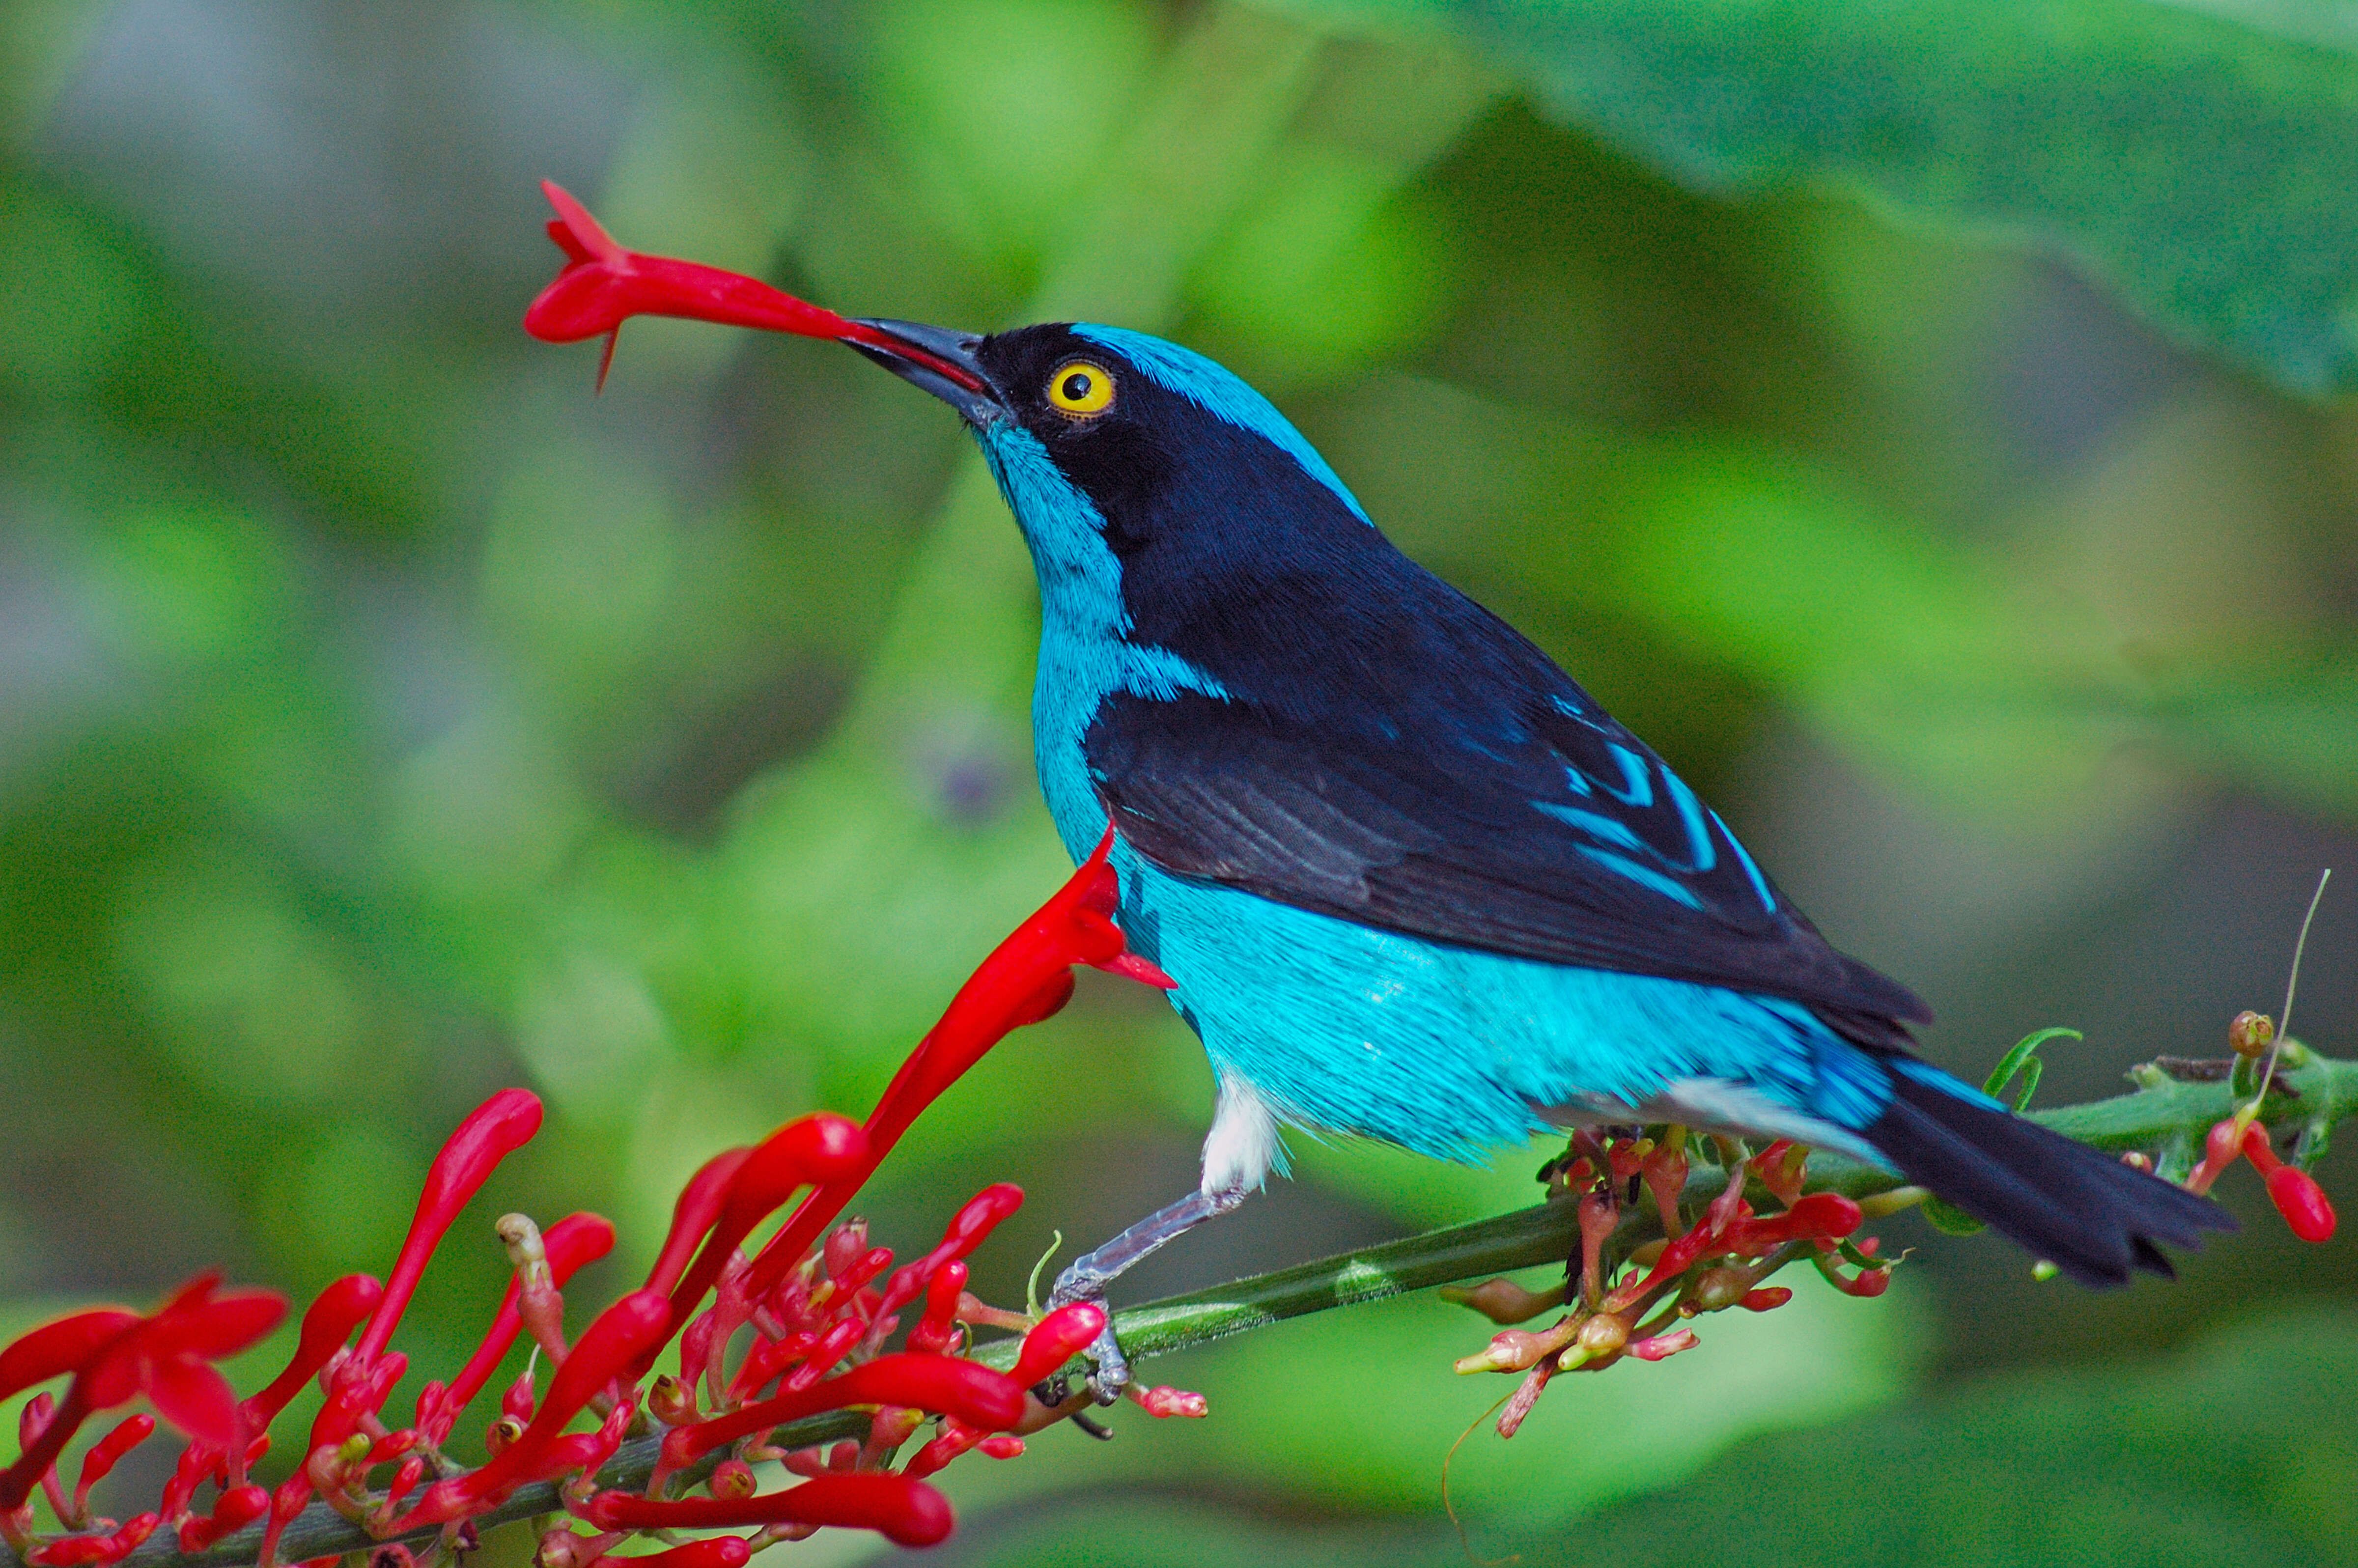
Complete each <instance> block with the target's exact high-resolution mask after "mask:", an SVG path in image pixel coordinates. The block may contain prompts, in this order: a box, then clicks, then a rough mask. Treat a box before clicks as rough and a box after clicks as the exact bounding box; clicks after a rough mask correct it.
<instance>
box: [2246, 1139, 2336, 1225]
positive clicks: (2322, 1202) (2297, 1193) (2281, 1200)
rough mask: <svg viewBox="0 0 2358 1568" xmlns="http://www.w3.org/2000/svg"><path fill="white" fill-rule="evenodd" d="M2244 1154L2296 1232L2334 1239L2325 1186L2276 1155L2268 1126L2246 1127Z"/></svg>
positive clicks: (2271, 1198)
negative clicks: (2270, 1141)
mask: <svg viewBox="0 0 2358 1568" xmlns="http://www.w3.org/2000/svg"><path fill="white" fill-rule="evenodd" d="M2244 1158H2245V1159H2246V1160H2249V1161H2250V1162H2252V1168H2253V1169H2255V1170H2256V1171H2258V1172H2259V1173H2260V1178H2261V1180H2263V1181H2265V1182H2266V1183H2267V1186H2268V1201H2269V1202H2271V1203H2273V1204H2275V1205H2276V1206H2277V1213H2278V1214H2280V1215H2283V1216H2284V1217H2285V1223H2286V1224H2287V1225H2288V1226H2290V1227H2292V1233H2293V1234H2294V1235H2295V1236H2298V1237H2299V1238H2301V1239H2302V1240H2303V1241H2331V1239H2333V1227H2334V1223H2335V1221H2334V1215H2333V1205H2332V1204H2331V1203H2330V1202H2328V1201H2327V1200H2326V1196H2325V1189H2324V1188H2323V1187H2320V1186H2319V1185H2318V1184H2317V1179H2316V1178H2315V1177H2313V1176H2311V1175H2310V1174H2309V1173H2308V1172H2307V1171H2304V1170H2302V1169H2300V1168H2299V1166H2297V1165H2288V1164H2286V1163H2285V1162H2283V1161H2281V1160H2279V1159H2277V1152H2276V1149H2275V1147H2274V1146H2273V1145H2271V1144H2270V1143H2269V1142H2268V1134H2267V1130H2266V1128H2262V1127H2252V1128H2248V1129H2246V1130H2244Z"/></svg>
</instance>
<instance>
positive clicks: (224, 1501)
mask: <svg viewBox="0 0 2358 1568" xmlns="http://www.w3.org/2000/svg"><path fill="white" fill-rule="evenodd" d="M269 1509H270V1494H269V1493H268V1492H265V1491H264V1490H263V1489H262V1488H261V1487H256V1486H253V1485H250V1484H249V1485H247V1486H243V1487H231V1488H230V1489H229V1490H228V1491H225V1492H223V1493H222V1495H221V1498H220V1500H219V1501H217V1502H215V1503H214V1504H213V1511H212V1512H211V1514H210V1515H208V1516H206V1517H205V1518H202V1519H190V1520H189V1522H188V1523H186V1524H184V1525H182V1526H181V1527H180V1531H179V1534H180V1550H181V1551H183V1552H202V1551H203V1550H204V1549H205V1548H206V1547H208V1546H211V1544H212V1543H213V1542H214V1541H219V1540H220V1539H221V1538H222V1536H224V1535H227V1534H229V1533H230V1532H231V1531H232V1530H243V1529H244V1528H245V1527H246V1526H247V1525H250V1524H252V1523H253V1522H254V1520H255V1519H260V1518H261V1517H262V1516H263V1515H264V1514H265V1513H266V1512H268V1511H269Z"/></svg>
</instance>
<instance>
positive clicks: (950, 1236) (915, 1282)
mask: <svg viewBox="0 0 2358 1568" xmlns="http://www.w3.org/2000/svg"><path fill="white" fill-rule="evenodd" d="M1022 1206H1023V1189H1022V1187H1019V1186H1017V1185H1016V1184H1014V1183H1012V1182H993V1183H992V1184H990V1185H989V1186H987V1187H985V1188H983V1189H982V1191H980V1192H979V1193H977V1194H975V1195H974V1196H973V1197H971V1198H968V1200H967V1202H966V1206H965V1207H963V1208H961V1209H959V1210H958V1211H957V1214H956V1215H955V1216H953V1217H951V1220H950V1223H949V1228H948V1229H947V1230H946V1231H944V1232H943V1233H942V1240H941V1245H940V1246H938V1247H936V1248H935V1249H933V1250H932V1251H930V1252H928V1253H926V1254H925V1256H924V1257H922V1258H919V1259H916V1260H914V1261H913V1262H911V1263H910V1264H909V1266H908V1267H907V1268H904V1269H903V1270H902V1271H900V1272H899V1273H897V1274H895V1275H893V1276H892V1284H891V1285H889V1286H888V1287H886V1289H885V1292H884V1301H883V1304H882V1306H880V1307H879V1308H878V1309H877V1315H878V1316H880V1317H882V1316H884V1315H886V1314H892V1313H896V1312H899V1311H900V1310H901V1309H902V1308H903V1307H904V1306H906V1305H908V1303H911V1302H912V1301H914V1300H915V1299H916V1297H917V1293H918V1292H921V1291H924V1292H929V1293H928V1294H927V1297H926V1301H927V1305H926V1308H925V1315H926V1317H927V1318H928V1319H931V1318H933V1317H934V1316H935V1314H936V1307H935V1304H934V1298H935V1296H936V1295H938V1294H939V1293H940V1290H941V1283H940V1281H941V1274H942V1271H944V1270H945V1269H946V1268H947V1267H949V1266H950V1265H951V1264H952V1263H954V1262H956V1261H957V1260H958V1259H961V1258H965V1257H968V1256H970V1255H971V1254H972V1253H973V1251H974V1249H976V1248H978V1247H979V1246H981V1245H982V1244H983V1242H984V1240H985V1239H986V1238H989V1237H990V1233H991V1232H992V1231H993V1230H996V1229H997V1228H998V1227H999V1226H1000V1225H1001V1222H1003V1221H1004V1220H1005V1219H1006V1218H1007V1217H1009V1216H1010V1215H1012V1214H1013V1213H1014V1212H1015V1211H1016V1210H1017V1209H1019V1208H1022ZM958 1280H959V1288H960V1289H963V1288H964V1285H965V1280H966V1269H965V1266H964V1265H963V1264H960V1265H958ZM956 1310H957V1292H956V1291H952V1292H950V1295H949V1304H948V1305H947V1306H945V1307H942V1308H940V1312H939V1315H940V1319H941V1321H942V1322H943V1323H947V1322H948V1321H949V1318H950V1314H952V1313H954V1312H955V1311H956Z"/></svg>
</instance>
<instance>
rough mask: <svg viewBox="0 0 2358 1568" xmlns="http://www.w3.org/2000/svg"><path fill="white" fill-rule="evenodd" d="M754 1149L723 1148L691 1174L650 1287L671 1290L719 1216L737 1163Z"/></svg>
mask: <svg viewBox="0 0 2358 1568" xmlns="http://www.w3.org/2000/svg"><path fill="white" fill-rule="evenodd" d="M752 1152H753V1151H752V1150H751V1149H723V1150H722V1151H721V1152H719V1153H718V1154H715V1155H714V1156H713V1157H712V1158H711V1159H709V1160H707V1161H706V1162H704V1163H703V1164H702V1165H700V1166H698V1169H697V1173H696V1174H695V1175H693V1176H691V1177H689V1178H688V1182H687V1185H686V1186H685V1187H682V1188H681V1189H680V1191H679V1201H678V1202H676V1203H675V1204H674V1205H672V1211H671V1233H670V1234H669V1235H667V1236H665V1238H664V1244H663V1250H662V1252H660V1253H658V1254H657V1255H656V1257H655V1264H654V1268H652V1269H650V1270H648V1271H647V1284H646V1288H647V1289H648V1290H651V1291H665V1292H668V1291H670V1289H671V1288H672V1287H673V1286H674V1285H676V1284H678V1283H679V1276H680V1273H681V1271H684V1270H685V1269H686V1268H687V1260H689V1259H691V1258H693V1257H695V1256H696V1249H697V1247H698V1244H699V1243H701V1242H702V1241H703V1239H704V1238H705V1233H706V1232H708V1231H709V1230H710V1229H711V1228H712V1222H713V1221H714V1220H716V1219H719V1217H720V1206H721V1204H722V1203H723V1202H724V1201H726V1199H727V1198H728V1196H729V1184H730V1182H732V1181H734V1180H735V1179H736V1176H737V1167H739V1166H740V1165H742V1164H743V1163H744V1162H745V1157H746V1156H747V1155H748V1154H751V1153H752Z"/></svg>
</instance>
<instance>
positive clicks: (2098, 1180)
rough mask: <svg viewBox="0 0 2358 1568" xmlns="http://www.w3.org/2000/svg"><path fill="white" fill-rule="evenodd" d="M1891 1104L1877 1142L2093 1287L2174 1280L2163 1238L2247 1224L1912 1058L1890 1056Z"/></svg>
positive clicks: (2173, 1242)
mask: <svg viewBox="0 0 2358 1568" xmlns="http://www.w3.org/2000/svg"><path fill="white" fill-rule="evenodd" d="M1887 1065H1889V1066H1890V1067H1891V1069H1892V1072H1891V1085H1892V1098H1891V1103H1890V1105H1889V1106H1888V1107H1887V1108H1885V1110H1884V1112H1883V1114H1882V1115H1881V1116H1880V1117H1879V1118H1877V1119H1876V1120H1875V1121H1874V1122H1873V1123H1872V1124H1871V1125H1870V1126H1868V1127H1867V1129H1866V1133H1865V1136H1866V1141H1868V1142H1869V1143H1871V1144H1873V1145H1874V1146H1875V1147H1876V1148H1877V1150H1879V1151H1880V1152H1882V1153H1883V1155H1884V1157H1885V1158H1886V1159H1887V1160H1889V1161H1890V1162H1892V1163H1893V1164H1895V1165H1897V1166H1898V1167H1899V1169H1900V1170H1901V1171H1902V1172H1903V1173H1906V1175H1907V1176H1908V1179H1909V1180H1910V1181H1912V1182H1917V1183H1920V1184H1922V1185H1924V1186H1927V1187H1930V1188H1931V1189H1932V1191H1933V1192H1935V1193H1937V1194H1939V1195H1941V1197H1942V1198H1943V1199H1945V1200H1946V1201H1948V1202H1949V1203H1952V1204H1954V1205H1955V1206H1957V1207H1959V1208H1961V1209H1963V1210H1964V1211H1965V1212H1966V1213H1967V1214H1970V1215H1972V1216H1973V1217H1974V1218H1975V1219H1978V1220H1980V1221H1981V1222H1982V1223H1983V1224H1985V1225H1986V1226H1988V1227H1990V1228H1991V1229H1993V1230H1996V1231H1997V1232H1998V1233H1999V1234H2000V1235H2002V1236H2006V1237H2009V1238H2012V1239H2013V1240H2015V1241H2017V1242H2018V1243H2020V1244H2021V1245H2022V1246H2023V1247H2025V1248H2027V1249H2028V1250H2029V1251H2030V1252H2031V1253H2032V1254H2034V1255H2035V1256H2037V1257H2039V1258H2043V1259H2046V1260H2049V1261H2050V1262H2052V1263H2053V1264H2055V1266H2056V1267H2058V1268H2060V1269H2061V1270H2062V1271H2064V1272H2065V1273H2066V1274H2069V1275H2071V1278H2073V1279H2074V1280H2077V1281H2080V1282H2081V1283H2082V1284H2083V1285H2125V1284H2126V1283H2128V1281H2129V1275H2130V1272H2131V1271H2133V1270H2137V1269H2142V1270H2145V1271H2147V1272H2149V1273H2155V1274H2159V1275H2162V1276H2163V1277H2165V1278H2168V1277H2169V1276H2170V1275H2171V1274H2172V1273H2173V1271H2172V1270H2171V1268H2170V1266H2169V1259H2168V1258H2166V1257H2165V1256H2163V1254H2162V1251H2161V1248H2160V1246H2159V1245H2158V1244H2160V1243H2164V1242H2166V1243H2168V1244H2169V1245H2170V1246H2172V1247H2178V1248H2192V1247H2196V1246H2199V1245H2201V1238H2202V1233H2203V1232H2204V1231H2206V1230H2233V1229H2234V1228H2235V1221H2234V1217H2232V1216H2230V1215H2229V1214H2228V1213H2227V1211H2226V1210H2224V1209H2223V1208H2221V1207H2220V1206H2218V1205H2217V1204H2214V1203H2212V1201H2211V1200H2210V1199H2208V1198H2203V1197H2197V1196H2196V1195H2194V1194H2192V1193H2190V1192H2188V1191H2186V1190H2185V1189H2184V1188H2182V1187H2177V1186H2172V1185H2171V1184H2169V1183H2168V1182H2165V1181H2162V1180H2161V1179H2160V1178H2158V1177H2157V1176H2153V1175H2150V1174H2147V1173H2146V1172H2143V1171H2139V1170H2136V1169H2134V1168H2133V1167H2131V1166H2127V1165H2124V1164H2122V1163H2121V1162H2119V1161H2118V1160H2117V1159H2115V1158H2114V1157H2113V1156H2111V1155H2109V1154H2106V1153H2104V1152H2103V1151H2101V1150H2097V1149H2092V1148H2090V1147H2088V1146H2087V1145H2086V1144H2084V1143H2075V1142H2073V1141H2071V1139H2069V1138H2066V1137H2064V1136H2062V1134H2061V1133H2057V1132H2050V1131H2049V1130H2047V1129H2046V1128H2044V1127H2041V1126H2039V1123H2037V1122H2035V1121H2030V1120H2028V1119H2025V1118H2022V1117H2019V1116H2016V1115H2013V1114H2011V1113H2010V1112H2008V1111H2007V1110H2006V1109H2005V1108H2003V1107H2001V1106H1998V1105H1996V1104H1995V1103H1994V1102H1992V1101H1990V1100H1988V1099H1986V1098H1984V1097H1982V1096H1980V1095H1977V1094H1975V1093H1974V1091H1973V1090H1971V1089H1969V1088H1967V1087H1965V1086H1964V1085H1963V1084H1954V1083H1953V1081H1952V1080H1948V1079H1946V1078H1945V1076H1942V1075H1937V1074H1935V1073H1934V1072H1933V1070H1932V1069H1931V1068H1929V1067H1925V1066H1923V1065H1920V1064H1919V1063H1916V1062H1914V1061H1910V1060H1907V1059H1904V1058H1902V1059H1898V1060H1892V1059H1888V1058H1887Z"/></svg>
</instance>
